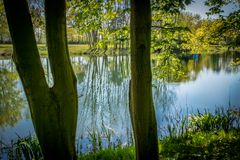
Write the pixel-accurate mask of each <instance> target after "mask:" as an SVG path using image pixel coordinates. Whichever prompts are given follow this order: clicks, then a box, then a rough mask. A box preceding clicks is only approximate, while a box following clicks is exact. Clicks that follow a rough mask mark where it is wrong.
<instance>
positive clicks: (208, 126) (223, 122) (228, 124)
mask: <svg viewBox="0 0 240 160" xmlns="http://www.w3.org/2000/svg"><path fill="white" fill-rule="evenodd" d="M236 113H240V110H239V109H237V108H230V109H228V110H224V109H218V110H216V112H215V114H212V113H210V112H207V111H205V113H203V114H202V113H200V112H198V113H197V114H194V115H191V116H190V117H189V125H188V130H189V131H191V132H210V131H211V132H213V131H218V130H224V131H225V132H228V131H229V130H230V129H235V128H239V124H240V117H239V116H237V114H236Z"/></svg>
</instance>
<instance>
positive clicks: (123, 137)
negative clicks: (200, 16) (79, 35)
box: [0, 53, 240, 152]
mask: <svg viewBox="0 0 240 160" xmlns="http://www.w3.org/2000/svg"><path fill="white" fill-rule="evenodd" d="M237 57H240V56H239V54H234V53H231V54H223V55H191V56H189V57H185V58H183V59H182V61H181V64H182V66H181V72H184V74H185V75H186V76H185V77H184V79H178V80H176V81H175V80H174V78H172V79H171V78H170V79H168V80H169V81H168V82H167V81H161V80H158V79H154V80H153V87H154V88H153V96H154V103H155V109H156V114H157V116H156V117H157V122H158V129H159V135H162V133H161V132H162V130H160V128H163V125H164V124H165V122H164V117H166V115H169V114H176V108H177V110H182V113H183V114H188V113H192V112H195V111H196V110H197V108H198V109H199V108H200V109H201V107H202V109H203V108H207V109H209V110H214V108H215V107H218V106H221V107H222V106H223V107H225V106H226V107H227V106H228V105H229V101H231V104H232V105H235V106H240V100H239V99H240V70H239V69H240V67H233V66H231V62H232V61H233V60H235V59H236V58H237ZM71 61H72V64H73V68H74V71H75V73H76V76H77V79H78V95H79V113H78V126H77V136H78V142H77V144H78V149H79V150H78V151H79V152H85V151H87V150H95V149H97V148H98V147H104V146H108V145H127V144H131V143H132V131H131V122H130V117H129V110H128V88H129V79H130V77H129V75H130V58H129V56H109V57H107V56H105V57H71ZM5 62H6V61H0V64H1V72H0V75H1V76H0V77H1V82H0V87H2V88H1V90H0V91H1V93H0V96H1V97H0V98H1V107H0V115H1V116H0V124H1V127H0V131H1V128H2V127H3V124H4V123H3V122H2V120H1V119H2V117H15V116H16V117H20V116H21V111H22V110H23V109H22V110H21V107H22V105H21V103H22V102H21V99H23V97H22V96H21V95H19V93H18V89H17V88H18V87H17V85H16V84H17V83H18V84H21V83H20V81H19V79H17V78H16V77H15V78H12V79H11V78H10V77H11V75H17V74H16V71H15V69H14V67H13V65H12V63H5ZM42 63H43V65H44V70H45V74H46V77H47V79H48V83H49V84H52V81H51V79H52V78H51V72H50V67H49V63H48V59H46V58H42ZM159 63H160V62H156V60H155V61H153V67H154V65H157V64H159ZM169 65H171V64H169ZM160 69H161V68H160ZM160 71H161V70H160ZM168 73H169V74H172V72H168ZM165 76H167V77H175V76H172V75H165ZM5 92H6V93H8V94H9V96H7V94H6V93H5ZM6 96H7V97H6ZM229 97H230V98H229ZM10 102H11V104H14V105H11V106H10V105H6V104H9V103H10ZM2 104H5V105H2ZM25 109H27V108H25ZM7 110H9V111H7ZM13 114H15V116H13ZM5 119H6V118H5ZM18 120H19V121H23V122H24V125H25V123H26V125H25V126H28V128H29V130H32V128H30V127H29V126H31V127H32V125H29V123H30V122H29V121H26V120H23V119H21V117H20V118H17V119H15V122H11V123H8V124H14V123H16V122H17V121H18ZM5 124H7V123H6V122H5ZM27 124H28V125H27ZM24 125H23V126H22V128H21V129H20V130H18V131H19V132H20V133H18V134H19V135H21V136H26V135H24V134H25V132H22V133H21V130H26V128H24ZM13 128H14V126H13ZM13 128H11V127H10V128H8V129H7V130H8V132H5V131H1V132H0V137H4V136H5V137H7V136H8V135H7V133H9V132H11V131H12V130H13ZM8 139H10V138H8ZM121 143H123V144H121Z"/></svg>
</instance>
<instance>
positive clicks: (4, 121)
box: [0, 61, 23, 128]
mask: <svg viewBox="0 0 240 160" xmlns="http://www.w3.org/2000/svg"><path fill="white" fill-rule="evenodd" d="M12 71H13V63H12V62H10V61H8V62H3V61H2V65H1V67H0V75H1V76H0V128H4V127H7V126H8V125H10V126H12V127H13V126H14V125H15V124H16V123H17V122H18V121H19V120H20V119H21V118H22V115H21V109H22V108H23V98H22V97H21V95H20V91H19V90H18V88H17V79H18V75H17V73H16V72H12Z"/></svg>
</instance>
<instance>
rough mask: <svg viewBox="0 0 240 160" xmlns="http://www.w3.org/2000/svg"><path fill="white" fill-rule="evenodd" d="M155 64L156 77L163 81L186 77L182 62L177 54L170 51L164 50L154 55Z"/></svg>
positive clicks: (178, 79)
mask: <svg viewBox="0 0 240 160" xmlns="http://www.w3.org/2000/svg"><path fill="white" fill-rule="evenodd" d="M153 59H154V61H155V65H154V67H153V77H154V79H160V80H162V81H167V82H171V81H175V82H176V81H180V80H183V79H185V78H186V74H185V71H184V69H183V65H182V62H181V61H180V59H179V58H178V57H177V56H176V55H175V54H171V53H169V52H163V53H161V54H158V55H156V56H154V58H153Z"/></svg>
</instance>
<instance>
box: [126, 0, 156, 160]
mask: <svg viewBox="0 0 240 160" xmlns="http://www.w3.org/2000/svg"><path fill="white" fill-rule="evenodd" d="M150 41H151V6H150V0H131V78H132V79H131V84H130V85H131V93H130V94H131V95H130V97H131V98H130V114H131V120H132V126H133V131H134V139H135V148H136V159H137V160H157V159H158V142H157V126H156V118H155V110H154V106H153V99H152V74H151V63H150Z"/></svg>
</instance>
